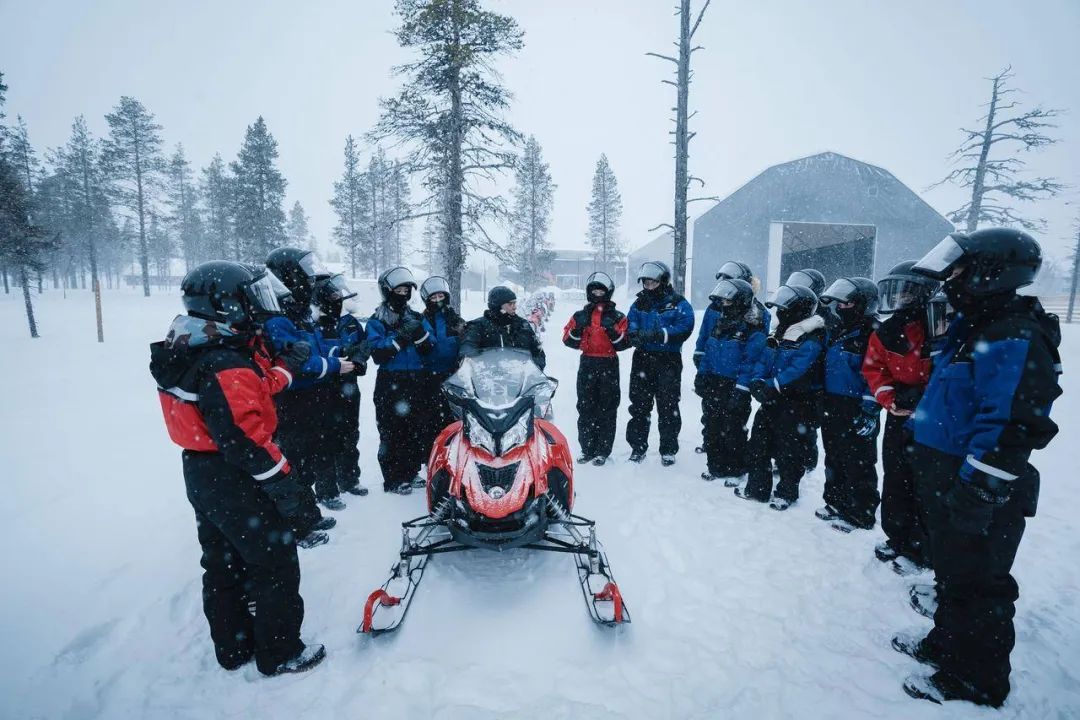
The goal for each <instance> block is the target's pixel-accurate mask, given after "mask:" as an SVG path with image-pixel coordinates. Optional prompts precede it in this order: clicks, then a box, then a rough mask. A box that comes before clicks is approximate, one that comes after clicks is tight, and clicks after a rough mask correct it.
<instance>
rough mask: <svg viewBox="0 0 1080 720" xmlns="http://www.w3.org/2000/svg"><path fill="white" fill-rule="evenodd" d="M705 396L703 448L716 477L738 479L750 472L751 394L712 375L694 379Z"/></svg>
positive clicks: (702, 399)
mask: <svg viewBox="0 0 1080 720" xmlns="http://www.w3.org/2000/svg"><path fill="white" fill-rule="evenodd" d="M694 390H695V391H696V392H697V394H698V395H699V396H700V397H701V423H702V426H703V428H704V429H703V432H702V440H703V442H702V447H703V448H704V450H705V459H706V461H707V463H708V469H709V474H710V475H712V476H713V477H738V476H740V475H744V474H745V473H746V472H747V458H746V454H747V438H746V421H747V420H748V419H749V418H750V393H748V392H746V391H745V390H738V389H736V387H735V381H734V380H732V379H730V378H726V377H723V376H721V375H714V374H711V373H705V374H699V375H698V376H697V377H696V378H695V379H694Z"/></svg>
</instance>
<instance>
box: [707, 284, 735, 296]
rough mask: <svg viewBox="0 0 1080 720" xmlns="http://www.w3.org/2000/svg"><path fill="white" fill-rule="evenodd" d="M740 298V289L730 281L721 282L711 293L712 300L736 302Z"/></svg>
mask: <svg viewBox="0 0 1080 720" xmlns="http://www.w3.org/2000/svg"><path fill="white" fill-rule="evenodd" d="M738 297H739V288H738V287H736V286H735V283H733V282H731V281H730V280H721V281H720V282H718V283H716V287H714V288H713V289H712V292H711V293H709V299H710V300H735V299H736V298H738Z"/></svg>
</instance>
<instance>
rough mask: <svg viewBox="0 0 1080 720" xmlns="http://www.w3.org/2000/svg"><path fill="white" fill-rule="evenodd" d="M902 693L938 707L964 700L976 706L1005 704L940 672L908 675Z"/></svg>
mask: <svg viewBox="0 0 1080 720" xmlns="http://www.w3.org/2000/svg"><path fill="white" fill-rule="evenodd" d="M904 692H906V693H907V694H908V695H910V696H911V697H913V698H916V699H917V700H929V701H930V702H932V703H937V704H938V705H940V704H942V703H943V702H946V701H948V700H966V701H967V702H970V703H975V704H976V705H988V706H990V707H994V708H999V707H1001V705H1002V703H1004V702H1005V698H996V697H991V696H989V695H987V694H986V693H984V692H980V691H979V690H977V689H976V688H975V687H974V686H973V685H971V684H970V683H966V682H964V681H963V680H960V679H959V678H957V677H954V676H952V675H950V674H948V673H944V672H942V671H940V670H939V671H938V672H936V673H934V674H933V675H909V676H908V678H907V680H905V681H904Z"/></svg>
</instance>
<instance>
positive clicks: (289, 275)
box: [263, 247, 353, 537]
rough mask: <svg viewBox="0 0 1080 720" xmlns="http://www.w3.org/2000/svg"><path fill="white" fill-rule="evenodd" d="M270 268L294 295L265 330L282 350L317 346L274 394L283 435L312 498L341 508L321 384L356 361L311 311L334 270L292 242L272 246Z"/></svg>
mask: <svg viewBox="0 0 1080 720" xmlns="http://www.w3.org/2000/svg"><path fill="white" fill-rule="evenodd" d="M266 267H267V269H268V270H270V272H271V273H273V274H274V276H275V277H277V278H278V279H279V280H280V281H281V283H282V284H283V285H284V286H285V288H286V289H288V291H289V293H290V295H289V297H287V298H285V299H284V301H283V302H282V309H283V311H284V314H283V315H280V316H277V317H274V318H271V319H270V320H269V321H267V322H266V323H265V324H264V326H263V332H264V333H265V334H266V337H267V338H268V339H269V341H270V344H271V345H272V346H273V348H274V350H275V352H278V353H283V352H288V350H289V348H291V347H293V346H294V345H296V344H297V343H307V344H308V345H310V347H311V356H310V357H309V358H308V360H307V362H305V363H304V364H303V366H302V367H301V368H299V370H300V372H299V373H298V375H297V377H296V378H294V380H293V383H292V384H291V385H290V386H289V389H288V390H286V391H285V392H282V393H279V394H278V395H275V396H274V404H275V406H276V408H277V413H278V438H279V440H280V442H281V446H282V448H284V450H285V452H286V453H287V455H288V457H289V458H290V461H291V462H292V465H293V472H296V473H298V477H299V479H300V481H301V484H303V485H304V486H306V487H310V488H314V495H313V496H311V497H312V499H313V500H317V501H318V503H319V504H320V505H322V506H323V507H325V508H327V509H328V510H341V509H342V508H344V507H345V504H344V503H343V502H341V499H340V497H339V492H338V488H337V483H336V481H335V479H334V467H333V460H332V458H330V457H328V456H327V455H326V453H325V451H324V443H323V434H324V433H325V431H326V427H325V418H324V413H325V410H324V408H323V407H322V396H321V395H320V393H319V392H318V391H317V390H316V389H315V387H316V386H317V385H320V384H322V383H330V382H332V381H333V382H336V381H337V378H338V376H339V375H341V374H348V373H351V372H353V364H352V363H351V362H349V361H347V360H342V359H340V358H337V357H333V356H332V355H331V353H330V350H331V348H332V347H333V345H332V344H331V343H327V342H326V340H325V339H324V338H323V337H322V334H321V333H320V332H319V331H318V328H316V326H315V323H314V318H313V317H312V313H311V301H312V299H313V296H314V293H315V283H316V282H317V281H318V280H319V279H320V278H322V277H326V276H329V273H328V272H327V271H326V270H325V269H323V268H322V267H321V266H320V265H319V263H318V260H317V259H316V258H315V255H314V254H313V253H312V252H311V251H310V250H305V249H301V248H292V247H280V248H277V249H275V250H273V251H271V253H270V254H269V255H268V256H267V258H266ZM305 505H307V503H305ZM309 509H310V510H311V513H312V515H313V518H314V519H315V525H314V527H315V528H317V529H328V528H330V527H333V526H334V525H335V524H336V521H335V520H334V519H333V518H330V517H326V518H324V517H322V514H321V512H320V511H319V509H318V507H317V506H316V505H315V503H314V502H312V503H311V504H310V506H309ZM302 530H303V528H298V529H297V534H298V535H299V536H300V537H303V536H304V533H302V532H301V531H302Z"/></svg>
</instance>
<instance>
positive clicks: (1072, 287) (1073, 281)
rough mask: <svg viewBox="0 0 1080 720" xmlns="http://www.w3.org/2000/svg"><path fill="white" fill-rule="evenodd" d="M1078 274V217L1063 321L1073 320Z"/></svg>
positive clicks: (1079, 274)
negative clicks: (1067, 306)
mask: <svg viewBox="0 0 1080 720" xmlns="http://www.w3.org/2000/svg"><path fill="white" fill-rule="evenodd" d="M1078 276H1080V218H1077V221H1076V244H1075V245H1073V253H1072V278H1071V279H1070V280H1069V310H1068V312H1066V313H1065V322H1068V323H1071V322H1072V321H1073V310H1074V309H1075V308H1076V285H1077V277H1078Z"/></svg>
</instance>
